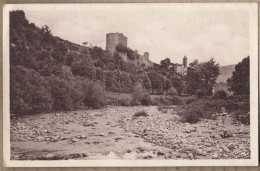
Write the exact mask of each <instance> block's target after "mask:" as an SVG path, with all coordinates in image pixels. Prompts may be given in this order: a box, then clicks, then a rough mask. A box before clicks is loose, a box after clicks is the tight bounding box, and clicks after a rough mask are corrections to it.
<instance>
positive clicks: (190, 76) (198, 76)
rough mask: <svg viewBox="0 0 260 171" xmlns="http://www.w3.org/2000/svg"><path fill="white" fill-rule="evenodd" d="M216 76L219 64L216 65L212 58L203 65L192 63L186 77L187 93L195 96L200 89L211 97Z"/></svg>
mask: <svg viewBox="0 0 260 171" xmlns="http://www.w3.org/2000/svg"><path fill="white" fill-rule="evenodd" d="M218 75H219V64H216V62H215V61H214V59H213V58H211V59H210V60H209V61H206V62H203V63H199V62H198V60H195V61H193V62H192V63H191V64H190V67H189V68H188V72H187V75H186V80H187V84H188V85H187V92H188V93H189V94H195V93H196V91H197V90H198V89H202V90H203V91H204V93H205V95H211V94H212V88H213V86H214V85H215V83H216V79H217V77H218Z"/></svg>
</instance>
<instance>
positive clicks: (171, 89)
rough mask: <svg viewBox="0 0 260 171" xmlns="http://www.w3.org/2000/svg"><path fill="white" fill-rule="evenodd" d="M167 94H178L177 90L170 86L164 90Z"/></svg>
mask: <svg viewBox="0 0 260 171" xmlns="http://www.w3.org/2000/svg"><path fill="white" fill-rule="evenodd" d="M166 94H167V95H170V96H172V97H173V96H175V95H178V92H177V90H176V89H175V88H174V87H171V88H170V89H169V90H168V91H167V92H166Z"/></svg>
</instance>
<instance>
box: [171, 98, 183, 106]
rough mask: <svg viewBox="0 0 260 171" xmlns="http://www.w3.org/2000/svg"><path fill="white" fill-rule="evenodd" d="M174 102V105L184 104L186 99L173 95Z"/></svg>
mask: <svg viewBox="0 0 260 171" xmlns="http://www.w3.org/2000/svg"><path fill="white" fill-rule="evenodd" d="M172 103H173V105H183V104H184V101H183V99H182V98H181V97H180V96H173V97H172Z"/></svg>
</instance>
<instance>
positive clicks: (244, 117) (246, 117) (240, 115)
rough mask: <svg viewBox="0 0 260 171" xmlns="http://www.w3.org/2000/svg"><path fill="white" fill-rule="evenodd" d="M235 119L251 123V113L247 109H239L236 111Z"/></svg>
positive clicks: (243, 122)
mask: <svg viewBox="0 0 260 171" xmlns="http://www.w3.org/2000/svg"><path fill="white" fill-rule="evenodd" d="M234 114H235V119H236V120H237V121H240V122H241V123H242V124H245V125H250V113H249V112H248V111H245V110H239V111H236V112H235V113H234Z"/></svg>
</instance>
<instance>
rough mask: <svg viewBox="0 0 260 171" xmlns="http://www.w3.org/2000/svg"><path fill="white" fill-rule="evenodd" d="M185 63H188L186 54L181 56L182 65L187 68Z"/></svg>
mask: <svg viewBox="0 0 260 171" xmlns="http://www.w3.org/2000/svg"><path fill="white" fill-rule="evenodd" d="M187 63H188V59H187V57H186V56H184V58H183V66H184V68H187Z"/></svg>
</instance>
